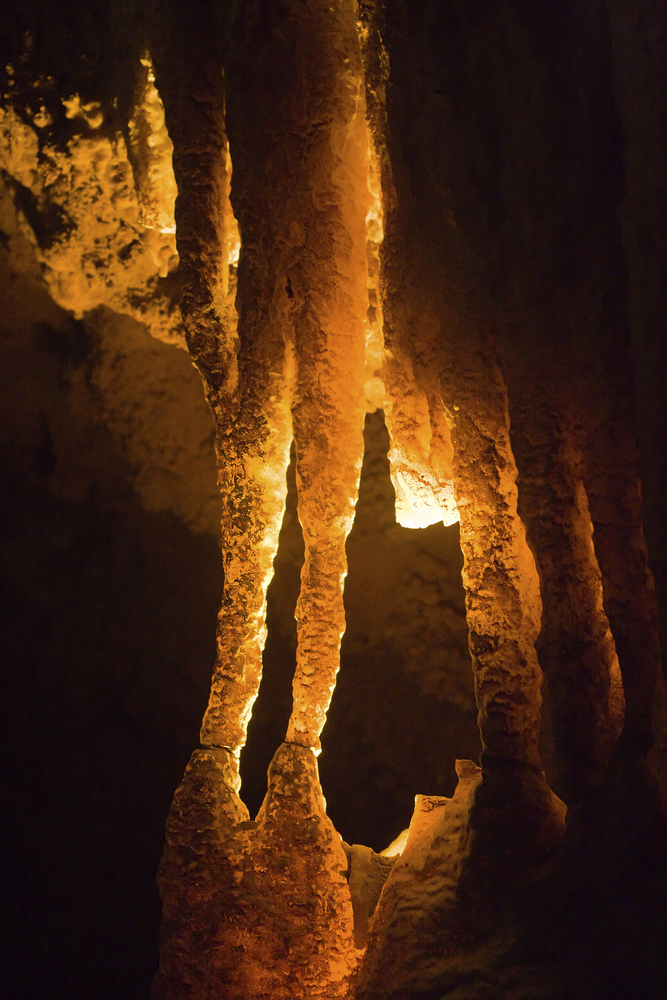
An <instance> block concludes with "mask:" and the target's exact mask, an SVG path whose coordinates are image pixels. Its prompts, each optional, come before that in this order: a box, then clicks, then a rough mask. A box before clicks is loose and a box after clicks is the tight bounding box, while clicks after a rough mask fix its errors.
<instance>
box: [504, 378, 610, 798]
mask: <svg viewBox="0 0 667 1000" xmlns="http://www.w3.org/2000/svg"><path fill="white" fill-rule="evenodd" d="M530 397H531V398H530V408H529V409H528V407H526V401H525V400H524V401H523V405H522V406H521V407H520V413H519V414H518V416H517V424H518V425H519V428H520V429H519V430H518V431H517V432H516V434H515V439H516V442H517V445H516V446H517V447H518V448H519V452H520V465H521V468H522V470H523V471H522V478H521V509H522V513H523V515H524V518H525V520H526V524H527V528H528V537H529V542H530V544H531V548H532V550H533V552H534V553H535V556H536V560H537V566H538V570H539V574H540V582H541V588H542V595H543V605H544V607H543V616H542V629H541V633H540V637H539V640H538V644H537V648H538V651H539V655H540V662H541V664H542V667H543V669H544V672H545V675H546V677H547V680H548V684H549V698H550V702H551V706H552V725H553V732H554V741H555V751H556V757H557V766H558V774H559V780H560V782H561V785H562V788H563V790H564V792H565V794H566V796H567V798H568V799H569V800H570V801H575V802H577V801H581V800H582V799H585V798H586V796H587V795H588V794H590V792H591V791H592V790H593V789H594V788H595V787H598V786H599V785H600V783H601V782H602V781H603V780H604V778H605V775H606V771H607V767H608V764H609V758H610V754H611V752H612V751H613V750H614V748H615V745H616V742H617V740H618V737H619V735H620V732H621V729H622V728H623V712H624V708H623V704H624V701H623V689H622V683H621V678H620V670H619V665H618V658H617V656H616V650H615V645H614V641H613V638H612V635H611V632H610V629H609V622H608V620H607V616H606V614H605V611H604V607H603V599H602V581H601V577H600V570H599V567H598V564H597V558H596V554H595V545H594V540H593V526H592V522H591V517H590V512H589V509H588V499H587V496H586V491H585V488H584V485H583V482H582V479H581V477H582V474H583V469H582V455H581V450H580V447H579V445H578V444H577V435H576V433H575V432H574V431H572V430H571V429H567V430H566V429H565V428H563V427H562V426H561V429H560V433H557V432H555V431H554V423H555V420H554V416H553V412H552V415H551V417H550V419H547V411H548V409H549V407H548V403H547V399H548V395H547V393H546V392H545V390H544V387H543V386H541V385H537V386H535V388H534V389H533V390H532V391H531V392H530ZM551 409H552V411H553V407H552V408H551ZM580 443H581V442H579V444H580Z"/></svg>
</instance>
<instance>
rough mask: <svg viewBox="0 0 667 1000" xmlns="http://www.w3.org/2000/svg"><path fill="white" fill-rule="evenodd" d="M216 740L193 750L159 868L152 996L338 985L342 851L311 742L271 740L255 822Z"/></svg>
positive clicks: (342, 974)
mask: <svg viewBox="0 0 667 1000" xmlns="http://www.w3.org/2000/svg"><path fill="white" fill-rule="evenodd" d="M233 763H234V762H233V759H232V758H231V755H230V754H229V753H228V752H227V751H225V750H219V749H205V750H197V751H195V753H194V754H193V756H192V758H191V760H190V763H189V765H188V767H187V769H186V773H185V777H184V779H183V782H182V784H181V786H180V788H179V789H178V791H177V793H176V796H175V798H174V803H173V806H172V810H171V814H170V817H169V821H168V824H167V844H166V848H165V853H164V857H163V860H162V864H161V867H160V875H159V886H160V894H161V897H162V902H163V929H162V941H161V962H160V971H159V973H158V974H157V976H156V978H155V981H154V984H153V1000H177V998H178V1000H183V998H185V997H192V998H194V997H196V998H197V1000H220V998H221V997H224V998H225V1000H251V998H259V997H262V998H264V997H267V998H268V997H271V998H276V1000H277V998H285V1000H288V998H289V1000H296V998H300V997H304V998H305V997H309V998H310V997H313V998H316V997H317V998H320V997H321V998H323V1000H336V998H339V997H340V998H342V997H345V996H346V995H347V992H348V981H349V979H350V977H351V975H352V973H353V972H354V969H355V967H356V963H357V953H356V951H355V949H354V945H353V929H352V928H353V919H352V904H351V901H350V893H349V889H348V886H347V882H346V879H345V871H346V868H347V859H346V856H345V852H344V850H343V846H342V841H341V839H340V837H339V835H338V834H337V833H336V831H335V830H334V828H333V825H332V823H331V821H330V820H329V818H328V817H327V815H326V812H325V806H324V799H323V797H322V792H321V790H320V785H319V777H318V772H317V760H316V758H315V755H314V754H313V752H312V751H311V750H308V749H305V748H304V747H299V746H295V745H294V744H287V743H283V745H282V746H281V747H280V748H279V749H278V751H277V752H276V754H275V756H274V758H273V761H272V763H271V766H270V768H269V787H268V792H267V796H266V799H265V801H264V804H263V806H262V808H261V810H260V812H259V814H258V816H257V819H256V820H255V821H251V820H250V819H249V816H248V812H247V810H246V808H245V806H244V805H243V803H242V802H241V801H240V799H239V798H238V796H237V794H236V792H235V790H234V789H235V788H236V782H237V777H236V772H235V769H234V767H233V766H232V764H233Z"/></svg>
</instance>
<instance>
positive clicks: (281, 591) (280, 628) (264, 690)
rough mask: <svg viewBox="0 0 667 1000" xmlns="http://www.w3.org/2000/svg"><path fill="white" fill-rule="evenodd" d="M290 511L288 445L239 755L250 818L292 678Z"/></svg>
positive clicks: (279, 733) (294, 586)
mask: <svg viewBox="0 0 667 1000" xmlns="http://www.w3.org/2000/svg"><path fill="white" fill-rule="evenodd" d="M296 506H297V493H296V453H295V449H294V444H293V443H292V449H291V452H290V463H289V467H288V469H287V501H286V504H285V515H284V517H283V523H282V528H281V529H280V537H279V541H278V552H277V554H276V558H275V560H274V563H273V565H274V575H273V579H272V580H271V583H270V584H269V588H268V592H267V599H266V625H267V637H266V643H265V645H264V654H263V657H262V662H263V672H262V681H261V684H260V687H259V694H258V695H257V699H256V701H255V704H254V705H253V710H252V717H251V719H250V723H249V725H248V739H247V743H246V745H245V747H244V748H243V751H242V753H241V795H242V798H243V801H244V802H245V804H246V806H247V807H248V811H249V813H250V815H251V816H252V817H253V818H254V817H255V816H256V815H257V812H258V811H259V808H260V806H261V804H262V802H263V800H264V796H265V794H266V772H267V769H268V766H269V764H270V763H271V758H272V757H273V755H274V753H275V752H276V750H277V749H278V747H279V746H280V744H281V743H282V742H283V740H284V739H285V733H286V732H287V724H288V722H289V718H290V713H291V711H292V678H293V677H294V667H295V663H296V621H295V618H294V611H295V608H296V602H297V598H298V596H299V586H300V573H301V567H302V565H303V554H304V545H303V533H302V531H301V525H300V524H299V518H298V517H297V511H296Z"/></svg>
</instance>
